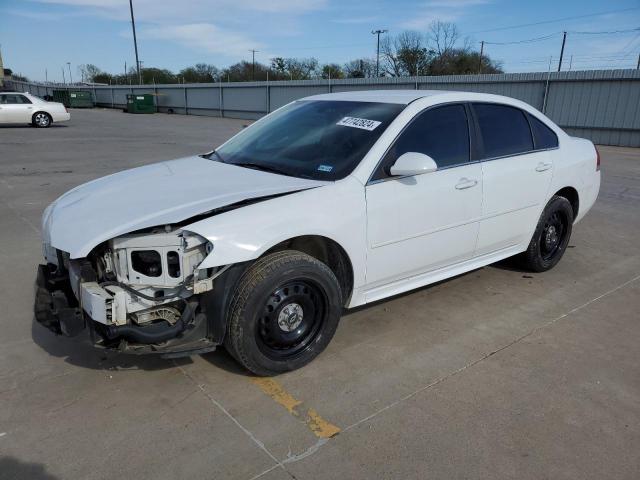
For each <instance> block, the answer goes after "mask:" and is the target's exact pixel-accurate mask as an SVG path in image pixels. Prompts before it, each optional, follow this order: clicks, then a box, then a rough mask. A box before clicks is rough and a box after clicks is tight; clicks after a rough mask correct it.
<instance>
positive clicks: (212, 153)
mask: <svg viewBox="0 0 640 480" xmlns="http://www.w3.org/2000/svg"><path fill="white" fill-rule="evenodd" d="M214 155H215V156H216V157H218V160H219V161H221V162H222V163H227V162H226V161H225V160H224V159H223V158H222V157H221V156H220V154H219V153H218V152H216V151H215V150H214V151H213V152H211V153H207V154H206V155H200V156H201V157H203V158H206V159H207V160H211V157H213V156H214Z"/></svg>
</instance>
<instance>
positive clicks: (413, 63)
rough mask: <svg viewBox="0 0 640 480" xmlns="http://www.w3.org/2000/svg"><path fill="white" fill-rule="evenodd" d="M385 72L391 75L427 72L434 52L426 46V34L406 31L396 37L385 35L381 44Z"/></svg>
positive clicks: (400, 75)
mask: <svg viewBox="0 0 640 480" xmlns="http://www.w3.org/2000/svg"><path fill="white" fill-rule="evenodd" d="M380 53H381V54H382V65H383V69H384V72H385V73H386V74H387V75H389V76H391V77H404V76H411V75H420V74H423V73H425V71H426V70H427V68H428V65H429V62H430V61H431V58H432V57H433V55H434V52H433V51H431V50H429V49H428V48H427V46H426V42H425V39H424V36H423V35H421V34H420V33H418V32H413V31H405V32H402V33H401V34H399V35H397V36H395V37H385V38H384V39H383V40H382V42H381V44H380Z"/></svg>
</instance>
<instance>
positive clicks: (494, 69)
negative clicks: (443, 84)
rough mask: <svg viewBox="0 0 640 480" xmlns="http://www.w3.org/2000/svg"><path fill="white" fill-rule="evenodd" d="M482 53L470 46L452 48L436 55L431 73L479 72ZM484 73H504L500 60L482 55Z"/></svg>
mask: <svg viewBox="0 0 640 480" xmlns="http://www.w3.org/2000/svg"><path fill="white" fill-rule="evenodd" d="M479 62H480V53H479V52H474V51H471V50H470V49H469V48H457V49H456V48H454V49H450V50H449V51H448V52H447V53H446V54H444V55H441V56H439V57H436V58H435V59H434V60H433V61H432V62H431V64H430V65H429V74H430V75H469V74H473V73H478V65H479ZM482 73H502V68H501V65H500V63H499V62H496V61H495V60H492V59H490V58H489V57H488V56H486V55H483V56H482Z"/></svg>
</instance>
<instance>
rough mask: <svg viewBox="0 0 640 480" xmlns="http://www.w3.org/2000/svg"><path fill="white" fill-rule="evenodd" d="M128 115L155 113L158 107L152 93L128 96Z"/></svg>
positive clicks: (130, 94)
mask: <svg viewBox="0 0 640 480" xmlns="http://www.w3.org/2000/svg"><path fill="white" fill-rule="evenodd" d="M127 112H128V113H155V112H156V105H155V102H154V101H153V95H151V94H150V93H129V94H127Z"/></svg>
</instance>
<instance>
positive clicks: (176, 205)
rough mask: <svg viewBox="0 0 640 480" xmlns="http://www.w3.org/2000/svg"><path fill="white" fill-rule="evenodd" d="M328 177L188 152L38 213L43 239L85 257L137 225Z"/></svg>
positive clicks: (86, 187)
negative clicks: (292, 174)
mask: <svg viewBox="0 0 640 480" xmlns="http://www.w3.org/2000/svg"><path fill="white" fill-rule="evenodd" d="M326 183H328V182H322V181H316V180H306V179H301V178H295V177H288V176H285V175H277V174H274V173H269V172H263V171H259V170H252V169H248V168H243V167H237V166H234V165H230V164H224V163H220V162H215V161H212V160H208V159H205V158H202V157H198V156H194V157H187V158H182V159H178V160H172V161H169V162H161V163H156V164H152V165H147V166H144V167H139V168H134V169H131V170H125V171H123V172H120V173H116V174H114V175H109V176H107V177H103V178H99V179H97V180H93V181H91V182H88V183H85V184H83V185H80V186H78V187H76V188H74V189H72V190H70V191H68V192H67V193H65V194H64V195H62V196H61V197H60V198H58V199H57V200H56V201H55V202H53V203H52V204H51V205H49V207H47V209H46V210H45V212H44V215H43V218H42V232H43V237H44V241H45V242H46V243H48V244H50V245H51V246H53V247H55V248H58V249H60V250H63V251H65V252H68V253H69V254H70V256H71V258H79V257H85V256H86V255H87V254H88V253H89V252H90V251H91V250H92V249H93V248H94V247H95V246H96V245H98V244H99V243H101V242H104V241H106V240H109V239H111V238H114V237H117V236H119V235H123V234H125V233H129V232H132V231H135V230H139V229H142V228H149V227H154V226H157V225H165V224H170V223H177V222H181V221H183V220H186V219H188V218H190V217H193V216H195V215H200V214H203V213H206V212H208V211H211V210H214V209H216V208H220V207H224V206H227V205H231V204H234V203H237V202H241V201H244V200H249V199H254V198H259V197H265V196H271V195H278V194H283V193H287V192H294V191H298V190H306V189H309V188H314V187H318V186H322V185H324V184H326Z"/></svg>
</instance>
